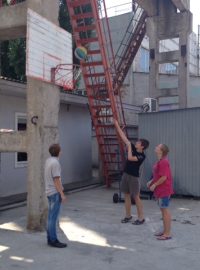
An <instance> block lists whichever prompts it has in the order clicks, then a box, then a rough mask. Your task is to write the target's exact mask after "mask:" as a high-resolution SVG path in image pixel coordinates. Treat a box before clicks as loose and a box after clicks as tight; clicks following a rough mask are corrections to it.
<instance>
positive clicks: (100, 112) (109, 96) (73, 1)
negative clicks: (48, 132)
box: [66, 0, 146, 186]
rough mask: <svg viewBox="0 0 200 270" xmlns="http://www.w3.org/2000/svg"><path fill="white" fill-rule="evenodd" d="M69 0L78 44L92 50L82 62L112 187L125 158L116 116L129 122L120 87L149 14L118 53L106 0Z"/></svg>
mask: <svg viewBox="0 0 200 270" xmlns="http://www.w3.org/2000/svg"><path fill="white" fill-rule="evenodd" d="M66 3H67V6H68V10H69V15H70V19H71V25H72V30H73V37H74V40H75V42H76V46H85V47H86V48H87V50H88V55H87V60H86V61H81V63H80V66H81V69H82V74H83V78H84V82H85V86H86V90H87V96H88V102H89V108H90V113H91V118H92V123H93V128H94V129H95V132H96V137H97V141H98V145H99V152H100V156H101V161H102V165H103V175H104V177H105V180H106V184H107V186H110V185H111V182H112V179H113V175H119V174H120V172H121V171H122V167H123V163H124V161H125V151H124V150H125V149H124V145H123V144H122V142H121V140H120V138H119V137H118V134H117V132H116V130H115V128H114V125H113V118H115V119H117V120H118V121H119V122H120V123H121V124H122V125H125V117H124V111H123V106H122V99H121V93H120V88H121V86H122V84H123V82H124V79H125V77H126V75H127V72H128V70H129V68H130V66H131V64H132V62H133V59H134V57H135V55H136V53H137V51H138V48H139V46H140V45H141V42H142V39H143V38H144V35H145V32H146V24H145V20H146V13H145V12H143V11H142V12H141V14H140V16H139V17H138V21H137V23H135V26H134V27H135V28H134V30H133V21H132V22H131V23H130V25H129V27H130V28H131V27H132V29H131V31H130V29H129V28H128V29H127V33H126V34H125V40H127V43H126V44H125V46H124V44H123V45H121V46H123V48H124V49H123V50H121V49H120V48H119V50H118V53H117V55H115V56H114V52H113V46H112V40H111V34H110V27H109V22H108V17H107V14H106V6H105V0H98V1H96V0H66ZM102 10H104V14H103V13H102ZM102 14H103V15H102ZM135 14H138V10H137V9H136V10H135ZM127 35H128V37H127ZM119 52H120V53H119Z"/></svg>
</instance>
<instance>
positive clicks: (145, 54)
mask: <svg viewBox="0 0 200 270" xmlns="http://www.w3.org/2000/svg"><path fill="white" fill-rule="evenodd" d="M140 71H141V72H149V50H147V49H145V48H141V58H140Z"/></svg>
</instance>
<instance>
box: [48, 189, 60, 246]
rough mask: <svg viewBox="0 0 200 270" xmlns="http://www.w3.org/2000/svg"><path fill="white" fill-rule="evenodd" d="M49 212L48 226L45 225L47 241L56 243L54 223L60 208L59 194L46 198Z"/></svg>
mask: <svg viewBox="0 0 200 270" xmlns="http://www.w3.org/2000/svg"><path fill="white" fill-rule="evenodd" d="M48 201H49V212H48V225H47V241H48V242H55V241H57V240H58V239H57V233H56V223H57V220H58V215H59V211H60V206H61V198H60V194H59V193H56V194H53V195H51V196H49V197H48Z"/></svg>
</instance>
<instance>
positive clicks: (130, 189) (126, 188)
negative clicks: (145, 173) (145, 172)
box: [121, 173, 140, 196]
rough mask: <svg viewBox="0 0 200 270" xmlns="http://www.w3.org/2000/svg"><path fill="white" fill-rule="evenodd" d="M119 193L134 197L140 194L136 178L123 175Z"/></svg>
mask: <svg viewBox="0 0 200 270" xmlns="http://www.w3.org/2000/svg"><path fill="white" fill-rule="evenodd" d="M121 191H122V192H124V193H130V194H131V195H133V196H136V195H138V194H139V193H140V183H139V179H138V177H135V176H132V175H130V174H127V173H123V175H122V181H121Z"/></svg>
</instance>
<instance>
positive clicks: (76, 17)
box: [71, 12, 94, 20]
mask: <svg viewBox="0 0 200 270" xmlns="http://www.w3.org/2000/svg"><path fill="white" fill-rule="evenodd" d="M93 17H94V15H93V13H92V12H88V13H81V14H76V15H72V17H71V18H72V20H80V19H87V18H92V19H93Z"/></svg>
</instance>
